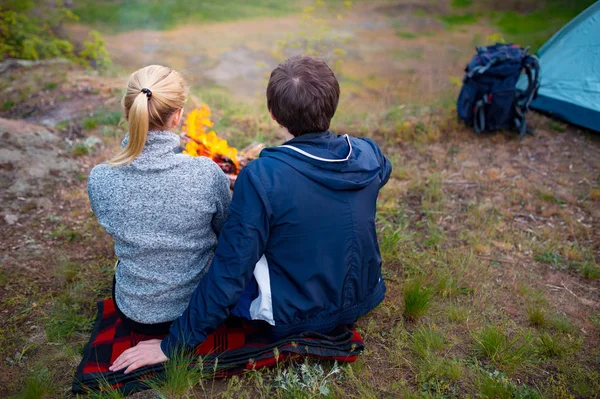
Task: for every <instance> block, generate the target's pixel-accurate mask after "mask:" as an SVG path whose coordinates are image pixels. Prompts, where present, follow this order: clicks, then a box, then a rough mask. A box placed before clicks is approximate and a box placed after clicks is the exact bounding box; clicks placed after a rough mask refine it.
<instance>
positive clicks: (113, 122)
mask: <svg viewBox="0 0 600 399" xmlns="http://www.w3.org/2000/svg"><path fill="white" fill-rule="evenodd" d="M122 116H123V112H122V111H121V110H112V111H110V110H106V111H101V112H97V113H95V114H94V115H92V116H90V117H88V118H85V119H84V120H83V121H82V122H81V127H82V128H83V129H85V130H92V129H94V128H96V127H97V126H117V125H118V124H119V122H120V121H121V118H122Z"/></svg>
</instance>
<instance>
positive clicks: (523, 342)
mask: <svg viewBox="0 0 600 399" xmlns="http://www.w3.org/2000/svg"><path fill="white" fill-rule="evenodd" d="M474 339H475V345H474V349H475V353H476V354H477V356H479V357H482V358H487V359H489V360H490V361H492V362H493V363H495V364H497V365H502V366H505V367H506V368H509V369H512V368H515V367H518V366H520V365H521V364H523V363H525V362H526V361H528V360H529V358H530V355H531V348H530V341H531V339H530V337H529V336H528V335H526V336H524V337H522V338H521V337H519V336H518V335H515V336H514V338H512V339H509V337H508V336H507V335H506V334H505V333H504V332H503V331H502V330H501V329H500V328H498V327H496V326H488V327H484V328H483V329H482V330H480V331H479V333H478V334H476V335H475V336H474Z"/></svg>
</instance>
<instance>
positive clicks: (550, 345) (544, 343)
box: [535, 332, 566, 359]
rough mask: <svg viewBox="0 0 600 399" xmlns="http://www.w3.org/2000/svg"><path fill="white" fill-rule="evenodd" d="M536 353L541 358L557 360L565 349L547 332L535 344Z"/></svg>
mask: <svg viewBox="0 0 600 399" xmlns="http://www.w3.org/2000/svg"><path fill="white" fill-rule="evenodd" d="M535 345H536V353H537V354H538V355H540V356H541V357H543V358H546V359H548V358H559V357H561V356H562V355H564V353H565V351H566V348H564V347H563V346H562V345H560V343H559V342H558V341H557V340H556V339H554V338H553V337H552V336H551V335H550V334H548V333H547V332H545V333H543V334H542V335H540V336H539V337H538V338H537V340H536V342H535Z"/></svg>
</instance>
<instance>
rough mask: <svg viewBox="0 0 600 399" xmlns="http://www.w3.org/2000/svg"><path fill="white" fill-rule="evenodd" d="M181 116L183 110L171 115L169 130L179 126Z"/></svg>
mask: <svg viewBox="0 0 600 399" xmlns="http://www.w3.org/2000/svg"><path fill="white" fill-rule="evenodd" d="M182 116H183V108H182V109H180V110H179V111H177V112H175V113H174V114H173V116H172V117H171V129H172V128H176V127H177V126H179V124H180V123H181V118H182Z"/></svg>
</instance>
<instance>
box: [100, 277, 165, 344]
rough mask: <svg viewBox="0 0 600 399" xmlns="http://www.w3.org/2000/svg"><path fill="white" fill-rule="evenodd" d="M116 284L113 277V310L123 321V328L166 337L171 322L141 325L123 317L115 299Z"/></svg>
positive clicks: (115, 279)
mask: <svg viewBox="0 0 600 399" xmlns="http://www.w3.org/2000/svg"><path fill="white" fill-rule="evenodd" d="M116 283H117V278H116V277H113V286H112V297H113V302H114V304H115V309H116V311H117V314H118V315H119V318H120V319H121V321H123V325H124V326H125V327H127V328H128V329H130V330H132V331H135V332H138V333H142V334H148V335H166V334H168V333H169V328H170V327H171V324H173V322H172V321H165V322H164V323H156V324H143V323H138V322H137V321H135V320H131V319H130V318H128V317H127V316H125V315H124V314H123V312H121V309H119V306H118V305H117V301H116V299H115V285H116Z"/></svg>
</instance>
